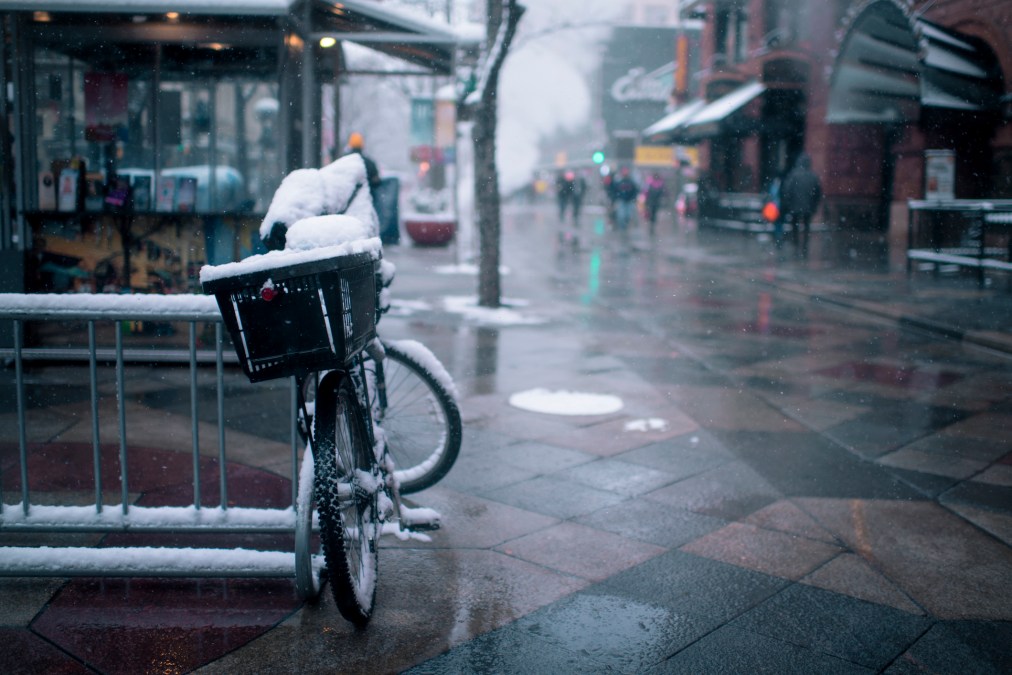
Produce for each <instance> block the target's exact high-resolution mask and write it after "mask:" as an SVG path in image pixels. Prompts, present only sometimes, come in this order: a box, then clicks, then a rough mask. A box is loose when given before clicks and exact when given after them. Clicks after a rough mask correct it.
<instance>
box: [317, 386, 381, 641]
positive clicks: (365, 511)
mask: <svg viewBox="0 0 1012 675" xmlns="http://www.w3.org/2000/svg"><path fill="white" fill-rule="evenodd" d="M365 423H366V419H365V412H364V411H363V410H362V407H361V406H360V405H359V402H358V398H357V396H356V393H355V387H354V385H353V383H352V381H351V378H350V377H348V376H347V375H346V374H344V373H342V372H339V371H332V372H330V373H328V374H327V375H326V376H324V378H323V379H322V380H321V381H320V383H319V387H318V389H317V398H316V411H315V414H314V416H313V439H314V441H315V454H314V458H313V459H314V464H315V473H316V481H315V482H316V505H317V510H318V512H319V516H320V539H321V541H322V543H323V554H324V558H325V559H326V562H327V570H328V575H329V578H330V587H331V591H332V592H333V594H334V601H335V602H336V603H337V608H338V609H339V610H340V612H341V615H342V616H344V618H346V619H348V620H349V621H351V622H352V623H354V624H356V625H358V626H362V625H365V624H366V623H367V622H368V621H369V618H370V616H371V615H372V609H373V603H374V602H375V598H376V574H377V569H378V568H377V557H376V553H377V540H378V539H379V535H380V532H381V528H382V525H381V523H380V513H379V508H378V506H379V492H380V491H381V490H382V484H381V482H380V481H379V480H378V476H377V472H376V470H375V459H374V456H373V451H372V447H371V446H370V443H369V437H368V435H367V432H366V427H365Z"/></svg>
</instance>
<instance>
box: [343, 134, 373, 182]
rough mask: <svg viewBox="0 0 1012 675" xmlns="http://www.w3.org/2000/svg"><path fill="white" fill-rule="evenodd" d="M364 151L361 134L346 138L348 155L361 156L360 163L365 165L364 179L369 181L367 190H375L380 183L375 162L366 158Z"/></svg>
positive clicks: (363, 140)
mask: <svg viewBox="0 0 1012 675" xmlns="http://www.w3.org/2000/svg"><path fill="white" fill-rule="evenodd" d="M364 150H365V139H364V138H363V137H362V134H360V133H358V132H357V131H356V132H353V133H352V134H351V135H350V136H348V153H349V154H351V153H355V154H357V155H361V157H362V163H364V164H365V177H366V180H367V181H369V188H370V190H375V189H376V186H378V185H379V183H380V175H379V169H378V168H377V167H376V162H374V161H373V160H372V158H371V157H368V156H367V155H366V154H365V152H364Z"/></svg>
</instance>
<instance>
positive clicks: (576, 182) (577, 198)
mask: <svg viewBox="0 0 1012 675" xmlns="http://www.w3.org/2000/svg"><path fill="white" fill-rule="evenodd" d="M586 194H587V179H586V178H584V177H583V175H582V174H579V173H578V174H576V176H575V177H574V178H573V224H574V225H579V224H580V208H581V207H582V206H583V198H584V196H585V195H586Z"/></svg>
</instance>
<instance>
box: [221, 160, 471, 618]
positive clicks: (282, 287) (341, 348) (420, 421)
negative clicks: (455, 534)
mask: <svg viewBox="0 0 1012 675" xmlns="http://www.w3.org/2000/svg"><path fill="white" fill-rule="evenodd" d="M340 161H342V160H339V162H340ZM335 164H336V163H335ZM303 171H305V170H303ZM293 173H295V172H293ZM360 173H361V176H357V177H356V178H357V179H358V182H356V186H355V188H354V189H353V190H351V194H350V196H348V197H347V201H346V202H345V208H344V209H343V210H342V211H348V210H349V208H350V207H351V206H352V205H353V204H354V203H355V198H356V195H358V194H359V188H360V187H361V186H362V184H364V170H363V171H361V172H360ZM287 180H288V178H286V181H287ZM282 187H284V182H283V183H282ZM279 191H280V189H279ZM302 192H304V190H303V191H302ZM277 197H278V195H277V194H276V195H275V198H276V199H277ZM273 206H274V204H273V203H272V208H273ZM360 213H364V212H363V211H361V209H360ZM270 217H271V211H270V210H269V211H268V218H270ZM342 218H344V216H342V215H341V214H335V215H331V216H311V217H307V218H300V219H298V220H296V221H295V222H294V223H293V224H292V226H291V227H290V228H288V227H286V228H285V229H286V232H283V233H282V234H284V235H285V236H283V237H281V243H282V244H283V245H284V244H285V243H286V242H288V243H290V241H289V240H290V239H297V237H296V235H299V236H302V237H307V238H308V239H309V240H313V239H314V238H316V237H319V236H320V232H319V231H320V230H324V231H326V237H324V238H329V241H330V242H332V245H331V246H325V247H315V248H314V247H309V248H301V249H300V248H298V247H295V250H286V251H284V252H280V253H276V252H273V251H272V252H270V253H268V254H266V255H263V256H254V257H252V258H248V259H246V260H244V261H240V262H238V263H228V264H226V265H221V266H217V267H205V268H203V269H202V270H201V283H202V285H203V287H204V291H205V292H207V293H213V294H214V295H215V297H216V299H217V301H218V306H219V309H220V310H221V312H222V317H223V320H224V322H225V325H226V327H227V328H228V330H229V334H230V335H231V337H232V341H233V345H234V346H235V349H236V353H237V355H238V356H239V361H240V363H241V365H242V368H243V370H244V372H245V373H246V375H247V377H248V378H249V380H250V381H251V382H259V381H263V380H268V379H274V378H277V377H286V376H290V377H294V379H295V391H296V398H297V407H298V410H299V424H298V425H297V426H298V429H299V433H300V435H301V436H302V437H303V440H304V442H306V444H307V449H306V452H305V454H304V458H303V462H302V467H301V469H300V471H299V478H298V480H299V483H298V486H299V487H298V493H297V500H296V556H295V559H296V587H297V590H298V592H299V594H300V596H301V597H303V598H313V597H316V595H317V594H318V593H319V590H320V586H321V583H322V569H321V564H320V556H319V555H315V554H314V553H313V550H312V549H313V546H312V541H313V532H314V530H316V529H317V527H316V524H317V523H318V531H319V534H320V543H321V545H322V558H323V562H324V563H325V565H326V570H327V573H328V577H329V581H330V585H331V590H332V594H333V596H334V600H335V602H336V604H337V606H338V609H339V611H340V612H341V614H342V616H344V617H345V618H346V619H348V620H349V621H351V622H352V623H354V624H356V625H358V626H363V625H365V624H366V623H367V622H368V621H369V619H370V617H371V615H372V611H373V607H374V604H375V593H376V580H377V572H378V563H377V550H378V539H379V537H380V535H381V534H383V532H384V531H390V529H394V531H398V532H403V531H404V530H416V531H417V530H426V529H435V528H438V526H439V516H438V514H437V513H435V512H434V511H431V510H430V509H408V508H406V507H405V506H403V505H402V504H401V501H400V493H401V491H402V489H403V491H404V492H409V491H412V492H413V491H417V490H421V489H424V488H425V487H428V486H430V485H432V484H434V483H435V482H436V481H438V480H440V479H441V478H442V477H443V476H445V474H446V472H448V471H449V470H450V468H451V467H452V465H453V463H454V461H455V460H456V457H457V455H458V453H459V450H460V440H461V423H460V413H459V410H458V409H457V406H456V403H455V400H454V396H453V395H452V391H453V390H452V382H451V381H450V380H449V377H448V376H447V375H446V374H445V369H443V368H442V365H441V364H439V362H438V360H437V359H436V358H435V357H434V356H433V355H432V354H431V352H428V350H427V349H425V348H424V347H423V346H422V345H420V343H416V342H413V341H400V342H391V343H384V342H382V341H381V340H380V339H379V338H378V336H377V334H376V323H377V321H378V318H379V315H380V314H381V313H382V312H383V311H384V305H385V302H384V299H383V298H384V295H385V294H384V293H382V291H383V290H384V289H385V288H386V287H387V286H389V284H390V282H391V281H392V276H393V275H392V273H391V272H390V269H389V266H384V265H383V264H382V246H381V244H380V243H379V239H378V238H375V237H367V238H363V237H362V236H361V235H362V232H363V230H362V229H361V228H359V229H356V227H354V223H353V222H352V221H354V220H356V219H351V220H348V219H347V218H346V219H345V220H341V219H342ZM373 218H375V214H374V213H373ZM265 222H266V221H265ZM300 228H301V229H300ZM327 228H329V230H327ZM368 231H369V230H368V227H366V228H365V232H367V233H368ZM276 233H277V228H276V227H273V226H272V228H271V230H270V234H271V235H275V234H276ZM289 235H291V236H289ZM265 238H266V237H265ZM333 242H337V243H333ZM276 243H277V239H275V244H276ZM286 248H287V247H286ZM272 256H273V257H272ZM388 370H389V371H390V372H389V373H388V372H387V371H388ZM412 382H414V384H410V383H412ZM405 383H408V384H407V385H405ZM404 386H407V387H408V391H409V397H407V398H401V397H400V392H401V390H402V388H403V387H404ZM416 412H417V413H421V412H424V414H415V413H416ZM398 419H400V420H401V422H398ZM402 423H403V424H405V425H408V426H409V427H410V429H411V433H403V434H402V433H400V425H401V424H402ZM419 429H420V430H421V431H419ZM426 430H427V431H426ZM391 439H392V442H391ZM422 440H424V442H419V441H422ZM394 448H396V450H397V453H396V454H397V455H398V457H404V458H406V461H407V462H408V464H407V465H406V466H404V467H402V468H401V469H398V468H397V465H396V462H395V459H394V456H393V455H394V453H393V451H392V450H393V449H394ZM402 481H403V483H402ZM314 507H315V508H314ZM314 511H315V513H316V515H317V516H318V518H314ZM395 521H396V522H395Z"/></svg>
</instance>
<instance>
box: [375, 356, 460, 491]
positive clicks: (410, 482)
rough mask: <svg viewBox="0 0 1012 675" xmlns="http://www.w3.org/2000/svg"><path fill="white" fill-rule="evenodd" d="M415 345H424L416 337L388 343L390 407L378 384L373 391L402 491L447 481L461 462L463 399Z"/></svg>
mask: <svg viewBox="0 0 1012 675" xmlns="http://www.w3.org/2000/svg"><path fill="white" fill-rule="evenodd" d="M412 347H414V348H415V349H424V347H422V346H421V345H420V344H419V343H416V342H412V341H398V342H390V343H388V342H384V343H383V348H384V351H385V352H386V358H385V359H384V360H383V380H384V382H385V390H386V405H385V406H381V405H379V404H378V401H377V400H376V397H377V396H379V388H378V386H373V387H372V390H371V391H370V396H372V397H373V412H374V415H376V419H377V421H378V423H379V426H380V428H382V429H383V432H384V434H385V436H386V447H387V451H388V452H389V453H390V455H391V456H392V457H393V460H394V469H395V471H394V475H395V476H396V478H397V481H398V483H399V485H400V491H401V493H402V494H410V493H412V492H418V491H419V490H424V489H425V488H427V487H430V486H432V485H434V484H435V483H436V482H438V481H439V480H441V479H442V478H443V477H444V476H445V475H446V474H447V472H449V470H450V469H451V468H452V467H453V463H454V462H456V461H457V455H458V454H460V441H461V423H460V409H459V408H458V407H457V402H456V401H455V400H454V397H453V396H452V395H451V394H450V392H448V391H447V389H446V387H444V386H443V385H442V384H441V383H440V381H439V380H438V379H437V378H436V376H435V375H433V374H432V373H431V372H430V371H429V370H428V369H427V368H426V367H425V366H424V365H423V364H422V360H420V359H419V357H417V356H415V355H414V354H413V353H412V350H411V348H412ZM426 352H427V350H426ZM434 358H435V357H432V359H434Z"/></svg>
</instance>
